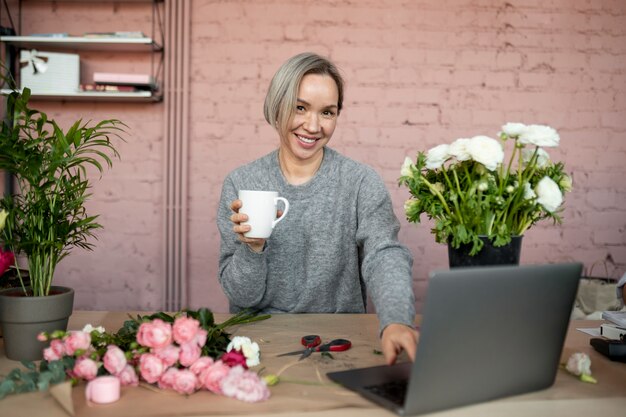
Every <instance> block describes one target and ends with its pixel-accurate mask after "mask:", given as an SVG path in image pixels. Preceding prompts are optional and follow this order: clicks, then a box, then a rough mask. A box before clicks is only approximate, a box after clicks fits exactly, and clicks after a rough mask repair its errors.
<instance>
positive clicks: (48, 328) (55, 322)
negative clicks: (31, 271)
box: [0, 286, 74, 361]
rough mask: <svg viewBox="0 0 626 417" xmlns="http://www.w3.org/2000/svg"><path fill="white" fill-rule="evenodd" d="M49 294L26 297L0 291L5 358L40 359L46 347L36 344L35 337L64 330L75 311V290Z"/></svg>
mask: <svg viewBox="0 0 626 417" xmlns="http://www.w3.org/2000/svg"><path fill="white" fill-rule="evenodd" d="M26 289H27V290H29V287H27V288H26ZM50 294H51V295H48V296H46V297H27V296H24V292H23V290H22V289H21V288H11V289H7V290H2V291H0V324H1V325H2V334H3V337H4V351H5V354H6V356H7V358H9V359H12V360H16V361H18V360H29V361H34V360H39V359H42V358H43V349H44V348H45V347H46V346H47V345H48V343H47V342H40V341H38V340H37V335H38V334H39V333H40V332H53V331H54V330H66V329H67V321H68V319H69V317H70V316H71V315H72V309H73V307H74V290H73V289H71V288H67V287H58V286H52V287H50Z"/></svg>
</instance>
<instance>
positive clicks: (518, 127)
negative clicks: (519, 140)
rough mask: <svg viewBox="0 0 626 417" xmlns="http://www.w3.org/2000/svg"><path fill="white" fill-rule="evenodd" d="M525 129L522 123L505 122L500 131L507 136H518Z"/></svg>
mask: <svg viewBox="0 0 626 417" xmlns="http://www.w3.org/2000/svg"><path fill="white" fill-rule="evenodd" d="M525 130H526V125H525V124H524V123H510V122H509V123H507V124H505V125H504V126H502V133H504V134H505V135H507V136H509V137H518V136H519V135H521V134H522V133H523V132H524V131H525Z"/></svg>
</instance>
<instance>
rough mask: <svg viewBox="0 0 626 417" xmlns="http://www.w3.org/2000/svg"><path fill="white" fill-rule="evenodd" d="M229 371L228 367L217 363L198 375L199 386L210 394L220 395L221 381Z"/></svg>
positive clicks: (219, 362) (220, 362)
mask: <svg viewBox="0 0 626 417" xmlns="http://www.w3.org/2000/svg"><path fill="white" fill-rule="evenodd" d="M230 369H231V368H230V366H228V365H226V364H224V363H223V362H222V361H217V362H215V363H214V364H213V365H211V366H209V367H207V368H206V369H205V370H204V371H202V373H201V374H200V384H201V385H202V386H203V387H204V388H205V389H207V390H209V391H211V392H214V393H216V394H221V393H222V388H221V386H220V384H221V381H222V379H224V377H225V376H226V375H228V373H229V372H230Z"/></svg>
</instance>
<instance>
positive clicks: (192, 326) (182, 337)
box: [173, 316, 200, 345]
mask: <svg viewBox="0 0 626 417" xmlns="http://www.w3.org/2000/svg"><path fill="white" fill-rule="evenodd" d="M199 329H200V322H199V321H198V320H196V319H192V318H191V317H186V316H180V317H178V318H177V319H176V320H175V321H174V327H173V333H174V340H175V341H176V343H178V344H179V345H184V344H185V343H189V342H190V341H192V340H194V338H195V337H196V334H197V333H198V330H199Z"/></svg>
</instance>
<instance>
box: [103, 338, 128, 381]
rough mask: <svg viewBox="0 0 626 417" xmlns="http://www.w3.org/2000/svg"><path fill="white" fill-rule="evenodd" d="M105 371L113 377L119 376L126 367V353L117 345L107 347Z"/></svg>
mask: <svg viewBox="0 0 626 417" xmlns="http://www.w3.org/2000/svg"><path fill="white" fill-rule="evenodd" d="M103 361H104V369H106V370H107V371H109V372H110V373H111V374H112V375H118V374H119V373H120V372H122V370H123V369H124V368H125V367H126V356H124V351H123V350H122V349H120V348H119V347H117V346H115V345H109V346H107V351H106V353H105V354H104V359H103Z"/></svg>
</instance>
